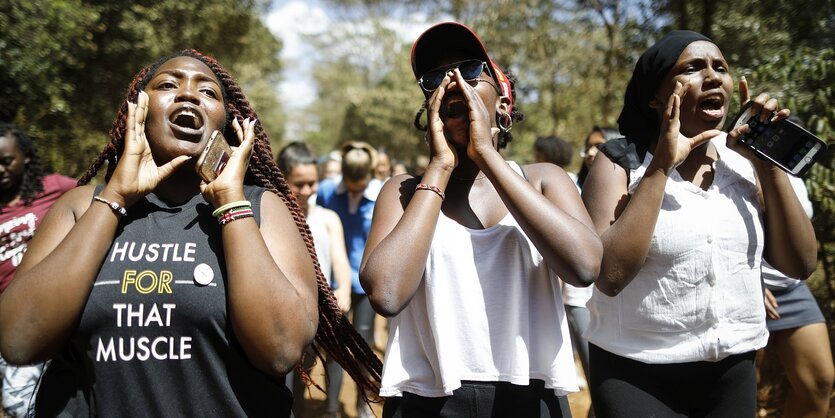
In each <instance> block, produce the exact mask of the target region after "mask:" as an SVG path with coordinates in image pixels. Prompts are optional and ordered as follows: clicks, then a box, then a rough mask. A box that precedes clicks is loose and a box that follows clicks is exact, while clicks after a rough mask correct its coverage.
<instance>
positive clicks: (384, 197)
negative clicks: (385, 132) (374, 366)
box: [361, 22, 602, 418]
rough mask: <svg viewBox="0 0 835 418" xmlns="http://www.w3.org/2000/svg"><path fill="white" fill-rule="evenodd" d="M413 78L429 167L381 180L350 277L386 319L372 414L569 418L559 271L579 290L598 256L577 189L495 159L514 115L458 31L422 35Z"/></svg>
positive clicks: (548, 168) (501, 78)
mask: <svg viewBox="0 0 835 418" xmlns="http://www.w3.org/2000/svg"><path fill="white" fill-rule="evenodd" d="M412 70H413V72H414V75H415V79H416V80H417V81H418V85H419V86H420V88H421V89H422V90H423V94H424V100H425V102H424V103H423V105H422V106H421V110H420V112H419V113H423V112H424V111H425V112H426V113H427V118H428V124H427V127H426V137H427V143H428V145H429V150H428V151H429V152H428V155H429V156H430V158H429V164H428V165H427V168H426V171H425V172H424V174H423V175H422V176H411V175H401V176H398V177H394V178H392V179H390V180H389V181H388V182H386V184H385V186H384V187H383V191H382V192H381V194H380V199H379V201H378V203H377V205H378V206H377V208H376V209H375V213H374V222H373V224H372V227H371V234H370V236H369V239H368V245H367V247H366V255H365V258H364V259H363V267H362V270H361V271H362V273H361V279H362V284H363V286H364V287H365V289H366V290H367V291H368V294H369V297H370V298H371V302H372V304H373V306H374V309H376V310H377V312H379V313H380V314H382V315H383V316H386V317H390V318H391V323H390V327H389V340H388V347H387V348H386V355H385V365H384V370H385V371H384V377H383V380H384V383H383V386H382V388H381V393H380V394H381V395H382V396H383V397H385V404H384V406H383V417H385V418H392V417H439V416H443V417H471V416H479V417H481V416H483V417H570V416H571V411H570V410H569V406H568V401H567V398H566V397H565V395H566V394H567V393H568V392H574V391H577V390H578V388H577V381H576V379H577V372H576V369H575V367H574V357H573V355H572V351H571V343H570V341H569V336H568V324H567V323H566V320H565V313H564V309H563V303H562V298H561V295H560V287H559V280H558V276H559V277H562V278H563V280H565V281H566V282H568V283H572V284H574V285H577V286H587V285H589V284H590V283H591V281H592V280H593V279H594V277H596V276H597V270H598V267H599V265H600V257H601V256H602V246H601V245H600V239H599V238H598V236H597V234H596V233H595V231H594V228H593V224H592V222H591V219H590V218H589V216H588V213H587V212H586V210H585V208H584V207H583V204H582V202H581V200H580V195H579V193H578V192H577V188H576V186H575V185H574V182H573V181H572V180H571V179H570V178H569V177H568V176H567V175H566V174H565V172H564V171H563V170H562V169H561V168H559V167H557V166H555V165H553V164H529V165H525V166H520V165H519V164H517V163H515V162H513V161H506V160H505V159H504V157H503V156H502V155H501V153H500V150H501V149H503V148H505V147H506V146H507V144H508V143H509V142H510V141H511V140H512V138H513V137H512V135H511V133H510V129H511V128H512V126H513V123H514V122H515V121H519V120H522V119H523V118H524V115H523V114H522V113H521V112H520V111H519V109H518V108H517V107H516V106H515V105H514V102H513V97H514V90H513V89H514V87H513V85H514V82H513V79H512V78H511V77H510V76H507V75H506V74H505V73H504V72H503V71H502V70H501V69H500V68H499V66H498V65H496V64H495V63H494V62H493V60H492V59H491V58H490V57H489V55H488V54H487V50H486V49H485V48H484V45H483V44H482V42H481V40H480V39H479V38H478V36H476V34H475V33H473V31H472V30H471V29H470V28H468V27H466V26H464V25H462V24H460V23H456V22H444V23H439V24H437V25H434V26H432V27H430V28H429V29H427V30H426V31H425V32H424V33H423V34H422V35H420V36H419V37H418V39H417V40H416V41H415V43H414V46H413V47H412ZM419 120H420V114H418V116H417V117H416V118H415V121H416V122H415V125H416V126H417V127H418V128H419V129H421V128H424V127H422V126H420V125H419V123H418V122H419Z"/></svg>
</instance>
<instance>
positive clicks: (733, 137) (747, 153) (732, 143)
mask: <svg viewBox="0 0 835 418" xmlns="http://www.w3.org/2000/svg"><path fill="white" fill-rule="evenodd" d="M750 100H751V97H750V93H749V89H748V80H746V79H745V77H742V78H740V79H739V103H741V104H742V105H743V106H744V105H745V104H747V103H748V102H749V101H750ZM778 107H779V104H778V103H777V99H775V98H773V97H770V96H769V95H768V93H760V94H759V95H758V96H757V97H756V98H755V99H754V102H753V103H752V105H751V108H750V109H751V115H752V116H759V119H760V121H762V122H765V121H766V120H769V119H771V120H772V121H778V120H783V119H786V118H788V117H789V116H790V115H791V111H790V110H789V109H780V110H778ZM749 129H750V127H749V126H748V124H747V123H746V124H742V125H740V126H738V127H736V128H735V129H733V130H731V131H730V132H728V138H727V141H728V142H727V146H728V148H730V149H732V150H734V151H736V152H737V153H739V154H740V155H742V156H743V157H745V158H747V159H748V160H749V161H751V162H752V163H754V164H756V165H761V164H765V165H769V166H770V165H771V164H769V163H766V162H765V161H764V160H762V159H761V158H759V157H757V156H756V154H754V152H753V151H751V149H750V148H748V147H747V146H745V145H742V144H739V142H738V141H739V137H740V136H742V135H743V134H746V133H748V131H749Z"/></svg>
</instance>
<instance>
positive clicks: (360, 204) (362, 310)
mask: <svg viewBox="0 0 835 418" xmlns="http://www.w3.org/2000/svg"><path fill="white" fill-rule="evenodd" d="M375 167H377V151H376V150H375V149H374V147H372V146H371V145H369V144H367V143H365V142H361V141H351V142H348V143H347V144H345V145H344V146H343V147H342V177H341V178H340V179H339V180H336V179H325V180H323V181H322V182H321V183H320V184H319V193H318V194H317V196H316V204H318V205H320V206H322V207H324V208H328V209H331V210H333V211H334V212H336V213H337V214H338V215H339V219H340V220H341V221H342V226H343V228H344V230H345V248H346V250H347V251H348V260H349V262H350V264H351V290H352V296H351V310H352V316H351V318H352V320H351V322H352V323H353V325H354V328H356V330H357V332H358V333H359V335H361V336H362V338H363V340H365V342H366V343H368V344H369V345H372V344H374V318H375V313H374V310H373V309H372V308H371V303H370V302H369V300H368V295H366V293H365V290H364V289H363V287H362V285H361V284H360V281H359V270H360V263H361V262H362V255H363V252H364V251H365V242H366V240H368V232H369V231H370V230H371V218H372V214H373V212H374V205H375V203H376V201H377V195H378V194H379V192H380V187H381V186H382V182H381V181H380V180H378V179H376V178H374V168H375ZM328 376H329V384H328V388H327V392H328V393H327V397H328V400H327V408H326V413H327V414H328V416H335V415H337V414H338V413H339V410H340V404H339V392H340V391H341V389H342V373H341V371H340V370H338V369H337V368H335V367H332V366H329V367H328ZM363 396H365V395H364V394H363V393H361V392H360V391H358V392H357V411H359V414H360V417H361V418H364V417H370V416H371V415H372V412H371V409H370V408H369V407H368V405H367V404H366V403H365V402H363Z"/></svg>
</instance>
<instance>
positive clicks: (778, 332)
mask: <svg viewBox="0 0 835 418" xmlns="http://www.w3.org/2000/svg"><path fill="white" fill-rule="evenodd" d="M789 119H790V120H792V121H793V122H795V123H797V124H800V125H802V123H801V121H800V119H799V118H796V117H795V116H790V117H789ZM789 180H790V181H791V184H792V187H793V188H794V192H795V194H797V198H798V200H799V201H800V203H801V204H802V205H803V209H804V210H805V211H806V215H807V216H808V217H809V218H811V217H812V202H811V201H809V195H808V192H807V190H806V185H805V184H803V179H800V178H797V177H789ZM762 275H763V282H764V283H765V298H764V302H765V308H766V321H765V325H766V327H768V332H769V338H768V345H767V346H766V350H772V349H773V350H775V351H776V353H777V357H778V359H779V360H780V363H781V364H782V366H783V370H785V372H786V377H787V378H788V381H789V393H788V396H787V397H786V404H785V408H784V410H783V416H784V417H787V418H789V417H790V418H795V417H797V418H824V417H826V416H827V413H828V411H829V398H830V394H831V393H832V382H833V380H835V370H834V369H835V366H834V365H833V363H832V351H831V348H830V345H829V332H828V331H827V327H826V320H825V319H824V317H823V313H822V312H821V310H820V307H819V306H818V302H817V301H816V300H815V297H814V296H813V295H812V292H811V291H809V287H808V286H806V283H805V282H803V281H802V280H797V279H793V278H791V277H787V276H786V275H785V274H783V273H781V272H780V271H778V270H776V269H775V268H773V267H771V265H770V264H768V262H766V261H763V271H762Z"/></svg>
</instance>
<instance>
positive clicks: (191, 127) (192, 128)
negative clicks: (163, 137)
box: [168, 107, 203, 137]
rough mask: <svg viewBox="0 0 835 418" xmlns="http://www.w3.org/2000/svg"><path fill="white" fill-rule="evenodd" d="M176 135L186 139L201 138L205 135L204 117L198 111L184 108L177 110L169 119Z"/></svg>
mask: <svg viewBox="0 0 835 418" xmlns="http://www.w3.org/2000/svg"><path fill="white" fill-rule="evenodd" d="M168 122H169V123H170V124H171V128H172V130H174V132H175V134H178V133H179V134H181V135H183V136H185V137H200V136H202V135H203V116H202V115H201V114H200V112H198V111H197V109H194V108H191V107H183V108H181V109H178V110H176V111H175V112H174V113H172V114H171V116H170V117H169V118H168Z"/></svg>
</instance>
